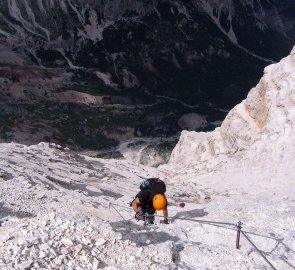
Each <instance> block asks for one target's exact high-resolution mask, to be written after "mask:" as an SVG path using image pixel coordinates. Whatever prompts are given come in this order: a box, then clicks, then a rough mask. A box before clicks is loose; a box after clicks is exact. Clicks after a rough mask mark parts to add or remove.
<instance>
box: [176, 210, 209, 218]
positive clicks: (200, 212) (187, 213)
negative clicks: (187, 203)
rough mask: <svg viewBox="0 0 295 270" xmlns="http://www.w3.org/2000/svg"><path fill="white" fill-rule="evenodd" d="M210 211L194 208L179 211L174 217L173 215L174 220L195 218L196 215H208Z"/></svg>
mask: <svg viewBox="0 0 295 270" xmlns="http://www.w3.org/2000/svg"><path fill="white" fill-rule="evenodd" d="M207 215H208V212H205V211H204V209H193V210H190V211H184V212H178V213H177V214H176V215H175V216H174V217H172V219H171V220H172V221H173V220H175V219H178V218H195V217H204V216H207Z"/></svg>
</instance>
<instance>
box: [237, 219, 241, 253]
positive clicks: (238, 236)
mask: <svg viewBox="0 0 295 270" xmlns="http://www.w3.org/2000/svg"><path fill="white" fill-rule="evenodd" d="M236 227H237V239H236V249H240V238H241V230H242V222H241V221H239V222H238V223H237V224H236Z"/></svg>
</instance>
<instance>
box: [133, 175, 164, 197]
mask: <svg viewBox="0 0 295 270" xmlns="http://www.w3.org/2000/svg"><path fill="white" fill-rule="evenodd" d="M139 188H140V190H151V191H152V192H153V193H155V194H157V193H161V194H164V193H165V192H166V185H165V183H164V182H163V181H162V180H160V179H159V178H149V179H146V180H145V181H143V182H142V183H141V184H140V186H139Z"/></svg>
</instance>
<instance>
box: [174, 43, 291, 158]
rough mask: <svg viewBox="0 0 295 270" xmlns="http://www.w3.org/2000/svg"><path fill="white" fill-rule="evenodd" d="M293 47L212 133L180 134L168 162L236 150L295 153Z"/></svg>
mask: <svg viewBox="0 0 295 270" xmlns="http://www.w3.org/2000/svg"><path fill="white" fill-rule="evenodd" d="M294 135H295V47H294V49H293V50H292V52H291V55H290V56H288V57H286V58H284V59H283V60H281V61H280V62H279V63H278V64H274V65H270V66H268V67H266V68H265V70H264V76H263V77H262V79H261V80H260V82H259V84H258V85H257V86H256V87H254V88H253V89H252V90H251V91H250V92H249V94H248V96H247V98H246V99H245V100H244V101H242V103H240V104H239V105H237V106H236V107H235V108H233V109H232V110H231V111H230V112H229V114H228V115H227V117H226V119H225V120H224V122H223V123H222V125H221V127H220V128H216V129H215V130H214V131H213V132H208V133H196V132H187V131H183V132H182V135H181V138H180V140H179V143H178V144H177V145H176V147H175V148H174V150H173V153H172V156H171V159H170V162H171V163H190V162H192V163H194V162H196V161H198V160H206V159H211V158H214V157H216V156H219V155H223V154H233V153H236V152H237V151H245V152H249V153H250V152H251V151H252V152H253V151H254V152H255V151H256V152H259V151H260V152H262V151H267V152H269V153H273V154H274V153H276V154H279V153H284V151H289V150H292V149H293V150H294V149H295V148H294V146H295V145H294V140H293V139H292V138H294Z"/></svg>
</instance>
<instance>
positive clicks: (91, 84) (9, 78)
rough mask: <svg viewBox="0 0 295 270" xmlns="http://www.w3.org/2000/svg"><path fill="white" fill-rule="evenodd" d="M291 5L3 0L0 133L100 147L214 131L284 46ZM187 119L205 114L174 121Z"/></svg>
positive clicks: (294, 24) (291, 24) (291, 23)
mask: <svg viewBox="0 0 295 270" xmlns="http://www.w3.org/2000/svg"><path fill="white" fill-rule="evenodd" d="M294 10H295V3H294V1H292V0H286V1H284V3H282V2H281V1H277V0H269V1H252V0H247V1H246V0H239V1H233V0H230V1H214V0H210V1H206V0H202V1H196V0H185V1H184V0H181V1H169V0H157V1H154V0H145V1H127V0H116V1H82V0H72V1H68V0H52V1H45V0H38V1H29V0H3V1H1V3H0V88H1V91H0V98H1V101H2V102H3V110H2V111H1V112H0V119H1V120H0V125H1V127H3V128H1V130H0V136H1V138H2V139H3V140H4V141H6V142H9V141H17V142H20V143H30V142H31V143H38V142H40V141H58V142H60V143H63V144H67V145H71V146H80V147H83V148H91V149H96V150H97V149H100V148H102V147H105V146H114V145H116V144H118V143H119V142H120V141H122V140H123V139H125V138H130V137H132V136H139V135H138V134H141V136H153V137H156V136H158V137H168V136H173V135H175V134H177V133H178V132H179V131H180V130H181V129H183V128H189V129H192V130H197V131H205V130H206V131H207V130H212V129H213V128H215V126H216V125H214V124H213V123H216V122H217V121H220V120H222V119H224V116H225V113H224V110H228V109H229V108H232V107H233V106H234V105H236V104H237V103H238V102H240V101H241V100H242V99H243V98H245V96H246V93H247V91H248V89H249V88H250V87H251V86H252V85H254V84H255V83H257V80H258V78H259V77H260V76H261V75H260V74H261V73H262V70H263V68H264V67H265V65H267V64H269V63H270V62H273V61H277V60H279V59H281V58H282V57H284V56H285V55H287V54H288V52H289V51H290V50H291V48H292V46H293V44H294V40H295V35H294V33H295V31H294V29H295V20H294V16H293V14H294ZM84 94H85V95H84ZM1 105H2V104H1ZM221 109H223V110H221ZM48 112H50V113H48ZM192 114H196V115H202V116H204V115H206V119H204V121H201V122H202V123H203V124H202V125H196V124H194V123H195V122H196V121H194V123H193V124H192V123H184V124H183V121H182V120H183V119H184V118H183V116H184V117H185V118H186V119H187V117H186V116H187V115H192ZM36 122H38V123H39V127H38V126H36V125H34V123H36ZM190 122H191V121H190ZM187 124H189V125H187ZM40 125H41V126H42V127H41V128H40ZM122 130H128V132H123V133H122V132H121V131H122ZM129 130H133V131H134V132H133V133H132V134H131V136H130V133H129ZM45 131H46V132H45ZM103 131H105V132H106V133H108V134H109V133H116V134H122V136H117V137H120V138H118V139H113V136H112V137H108V136H105V133H104V132H103ZM27 134H29V135H27ZM27 137H30V138H31V140H30V141H29V140H27V139H26V138H27Z"/></svg>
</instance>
